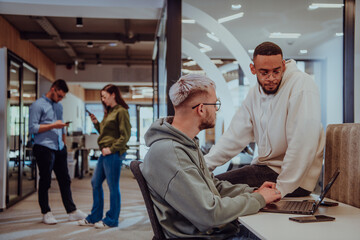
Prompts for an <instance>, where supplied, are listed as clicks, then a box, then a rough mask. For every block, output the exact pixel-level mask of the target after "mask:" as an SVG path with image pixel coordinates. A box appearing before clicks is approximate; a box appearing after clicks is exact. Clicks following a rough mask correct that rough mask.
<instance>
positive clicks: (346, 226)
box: [239, 199, 360, 240]
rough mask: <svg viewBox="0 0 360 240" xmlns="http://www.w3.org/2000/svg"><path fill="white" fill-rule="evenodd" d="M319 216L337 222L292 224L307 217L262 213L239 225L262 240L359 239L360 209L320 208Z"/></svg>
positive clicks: (349, 207)
mask: <svg viewBox="0 0 360 240" xmlns="http://www.w3.org/2000/svg"><path fill="white" fill-rule="evenodd" d="M299 200H300V199H299ZM327 200H329V199H327ZM329 201H333V200H329ZM320 214H322V215H328V216H331V217H335V218H336V219H335V221H332V222H315V223H297V222H294V221H290V220H289V217H294V216H307V215H294V214H283V213H266V212H259V213H257V214H254V215H250V216H244V217H239V221H240V222H241V223H242V224H243V225H244V226H245V227H246V228H248V229H249V230H250V231H251V232H253V233H254V234H255V235H256V236H258V237H259V238H260V239H268V240H283V239H286V240H288V239H292V240H293V239H301V240H304V239H306V240H309V239H314V240H315V239H316V240H319V239H326V240H332V239H334V240H335V239H336V240H338V239H346V240H353V239H354V240H359V239H360V209H359V208H355V207H352V206H350V205H346V204H343V203H339V206H336V207H322V206H320V207H319V209H318V210H317V211H316V213H315V215H320Z"/></svg>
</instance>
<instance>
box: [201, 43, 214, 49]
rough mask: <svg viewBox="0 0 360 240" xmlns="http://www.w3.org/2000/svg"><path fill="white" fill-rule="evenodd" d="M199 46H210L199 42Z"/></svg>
mask: <svg viewBox="0 0 360 240" xmlns="http://www.w3.org/2000/svg"><path fill="white" fill-rule="evenodd" d="M199 46H200V47H203V48H211V47H210V46H209V45H206V44H204V43H201V42H199Z"/></svg>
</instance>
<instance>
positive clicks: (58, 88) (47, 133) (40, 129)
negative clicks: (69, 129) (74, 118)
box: [29, 79, 86, 224]
mask: <svg viewBox="0 0 360 240" xmlns="http://www.w3.org/2000/svg"><path fill="white" fill-rule="evenodd" d="M68 91H69V89H68V87H67V85H66V82H65V81H64V80H62V79H58V80H56V81H55V82H54V83H53V84H52V85H51V87H50V90H49V91H48V92H47V93H46V94H45V95H43V96H42V97H41V98H39V99H38V100H36V101H35V102H34V103H33V104H32V105H31V106H30V117H29V132H30V134H34V144H35V145H34V147H33V153H34V156H35V158H36V162H37V165H38V168H39V175H40V179H39V192H38V194H39V205H40V208H41V213H42V214H43V222H44V223H45V224H56V223H57V221H56V219H55V217H54V216H53V215H52V213H51V209H50V206H49V196H48V190H49V188H50V185H51V172H52V171H53V170H54V172H55V175H56V178H57V180H58V184H59V187H60V192H61V198H62V201H63V204H64V207H65V209H66V212H67V213H68V214H69V221H76V220H81V219H84V218H85V217H86V214H85V213H83V212H82V211H81V210H77V209H76V206H75V204H74V202H73V199H72V196H71V189H70V184H71V179H70V176H69V172H68V165H67V164H68V163H67V149H66V145H65V129H64V127H65V126H68V124H66V123H64V122H63V107H62V105H61V104H60V103H59V102H60V101H61V100H62V99H63V98H64V97H65V95H66V93H67V92H68Z"/></svg>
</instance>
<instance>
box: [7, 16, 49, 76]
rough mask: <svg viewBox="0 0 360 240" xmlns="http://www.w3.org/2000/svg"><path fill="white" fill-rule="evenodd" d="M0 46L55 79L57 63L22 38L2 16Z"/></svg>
mask: <svg viewBox="0 0 360 240" xmlns="http://www.w3.org/2000/svg"><path fill="white" fill-rule="evenodd" d="M0 47H6V48H7V49H9V50H11V51H12V52H14V53H15V54H17V55H18V56H19V57H21V58H22V59H24V60H25V61H27V62H28V63H30V64H31V65H33V66H34V67H35V68H37V69H38V71H39V74H41V75H43V76H44V77H46V78H47V79H49V80H51V81H54V80H55V63H54V62H53V61H51V60H50V59H49V58H48V57H47V56H46V55H45V54H43V53H42V52H41V51H40V50H39V49H38V48H37V47H35V45H34V44H32V43H31V42H30V41H27V40H21V39H20V33H19V31H18V30H16V29H15V28H14V27H13V26H12V25H11V24H10V23H8V22H7V21H6V20H5V19H4V18H3V17H1V16H0Z"/></svg>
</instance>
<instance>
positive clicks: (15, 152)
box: [8, 61, 20, 201]
mask: <svg viewBox="0 0 360 240" xmlns="http://www.w3.org/2000/svg"><path fill="white" fill-rule="evenodd" d="M8 90H9V92H10V99H9V103H10V104H9V105H10V106H9V109H8V115H9V116H8V120H9V121H8V128H9V130H10V138H9V150H10V152H9V158H8V161H9V162H8V179H9V188H8V192H9V193H8V194H9V200H10V201H11V200H13V199H14V198H16V197H18V196H19V195H20V193H19V188H18V186H19V180H18V179H19V172H20V144H19V143H20V111H19V106H20V97H19V96H20V65H18V64H17V63H15V62H12V61H11V62H10V79H9V84H8Z"/></svg>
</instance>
